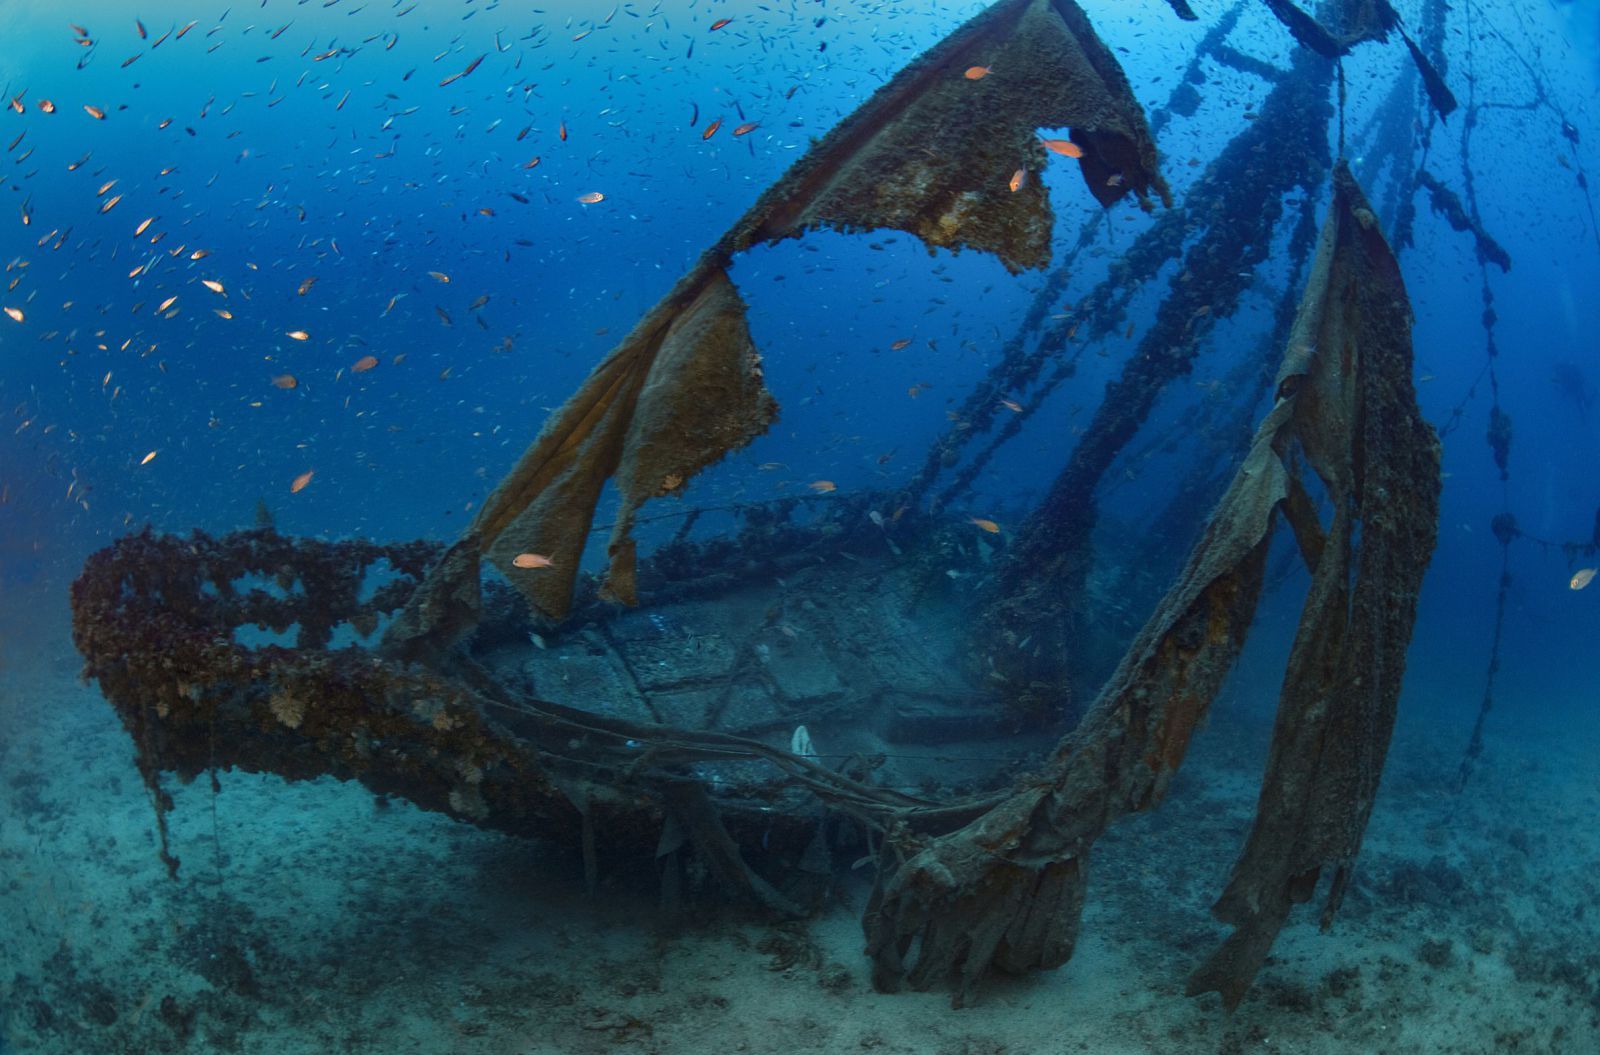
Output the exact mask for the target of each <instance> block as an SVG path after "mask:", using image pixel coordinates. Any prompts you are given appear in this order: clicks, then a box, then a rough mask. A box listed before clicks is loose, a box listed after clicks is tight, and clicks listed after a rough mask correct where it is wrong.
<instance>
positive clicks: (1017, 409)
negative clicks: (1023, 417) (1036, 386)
mask: <svg viewBox="0 0 1600 1055" xmlns="http://www.w3.org/2000/svg"><path fill="white" fill-rule="evenodd" d="M1000 405H1001V406H1002V407H1005V408H1006V409H1007V410H1009V411H1011V413H1013V414H1021V413H1022V404H1021V403H1018V402H1017V401H1016V400H1014V399H1002V400H1001V401H1000Z"/></svg>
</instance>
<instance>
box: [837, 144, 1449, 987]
mask: <svg viewBox="0 0 1600 1055" xmlns="http://www.w3.org/2000/svg"><path fill="white" fill-rule="evenodd" d="M1410 323H1411V319H1410V307H1409V304H1408V302H1407V299H1406V293H1405V288H1404V286H1403V285H1402V283H1401V281H1400V275H1399V270H1398V267H1397V266H1396V264H1395V261H1394V257H1393V256H1392V255H1391V253H1390V252H1389V248H1388V246H1387V244H1385V242H1384V240H1383V236H1382V234H1381V233H1379V231H1378V228H1377V221H1376V218H1375V217H1374V215H1373V214H1372V212H1371V210H1370V209H1369V208H1368V207H1367V204H1366V200H1365V198H1364V197H1363V196H1362V194H1361V191H1360V189H1359V188H1358V187H1357V185H1356V183H1355V180H1354V178H1353V177H1352V176H1351V175H1350V172H1349V169H1348V168H1347V167H1346V166H1345V164H1344V163H1343V162H1340V163H1339V165H1338V166H1337V167H1336V169H1335V171H1334V200H1333V204H1332V207H1331V210H1330V212H1329V216H1328V219H1327V221H1326V223H1325V224H1324V227H1323V235H1322V239H1321V243H1320V244H1319V247H1318V255H1317V262H1316V265H1315V268H1314V271H1313V275H1312V279H1311V281H1310V283H1309V285H1308V288H1307V290H1306V293H1305V296H1304V297H1303V298H1302V301H1301V306H1300V312H1299V315H1298V316H1297V319H1296V323H1295V326H1294V329H1293V331H1292V334H1291V337H1290V340H1289V345H1288V348H1287V349H1286V350H1285V353H1284V360H1283V365H1282V366H1281V367H1280V370H1279V373H1278V387H1277V398H1276V401H1275V403H1274V405H1273V407H1272V409H1271V411H1270V412H1269V413H1268V415H1267V417H1266V418H1265V419H1264V420H1263V421H1262V423H1261V425H1260V426H1259V428H1258V429H1257V432H1256V435H1255V438H1254V440H1253V442H1252V444H1251V447H1250V450H1249V453H1248V454H1247V456H1246V457H1245V460H1244V462H1243V464H1242V465H1241V466H1240V467H1239V470H1238V472H1237V473H1236V474H1235V476H1234V478H1233V481H1232V483H1231V484H1230V486H1229V488H1228V491H1227V493H1226V494H1225V495H1224V496H1223V497H1222V499H1221V501H1220V502H1219V503H1218V506H1217V508H1216V510H1215V511H1214V512H1213V513H1212V515H1211V518H1210V520H1209V522H1208V523H1207V526H1206V530H1205V533H1204V535H1203V536H1202V537H1201V539H1200V541H1199V542H1198V543H1197V544H1196V546H1195V548H1194V550H1193V551H1192V552H1191V553H1190V555H1189V559H1188V562H1187V564H1186V566H1185V568H1184V570H1183V572H1182V574H1181V575H1180V576H1179V578H1178V581H1177V582H1176V583H1175V584H1174V585H1173V587H1172V588H1171V589H1170V590H1169V591H1168V593H1167V595H1166V597H1165V598H1163V599H1162V601H1161V603H1160V604H1159V605H1158V607H1157V608H1156V611H1155V612H1154V614H1153V615H1152V616H1151V618H1150V620H1149V621H1148V622H1147V623H1146V624H1145V627H1144V629H1143V630H1141V631H1140V633H1139V635H1138V636H1137V637H1136V638H1135V640H1134V642H1133V643H1132V645H1130V646H1129V648H1128V651H1127V653H1126V654H1125V655H1124V656H1123V659H1122V662H1121V663H1120V664H1119V666H1118V667H1117V670H1116V672H1115V673H1114V674H1113V675H1112V677H1111V678H1110V680H1109V681H1108V682H1107V683H1106V685H1105V687H1104V688H1103V689H1102V690H1101V693H1100V695H1099V697H1098V698H1097V700H1096V701H1095V704H1094V706H1093V707H1092V708H1091V709H1090V711H1089V713H1088V714H1087V715H1086V716H1085V718H1084V720H1083V722H1082V723H1081V724H1080V725H1079V726H1078V727H1077V728H1076V729H1074V730H1073V731H1072V732H1071V733H1070V734H1068V736H1067V737H1066V738H1065V739H1064V740H1063V741H1062V742H1061V744H1060V745H1059V746H1058V747H1057V748H1056V750H1055V752H1054V753H1053V754H1052V756H1051V758H1050V760H1049V762H1048V763H1047V765H1046V766H1045V767H1044V768H1043V769H1042V770H1041V771H1039V772H1036V773H1033V774H1030V775H1029V777H1028V778H1027V779H1026V780H1025V781H1024V782H1022V783H1020V784H1018V785H1017V787H1016V788H1015V789H1014V791H1013V792H1012V793H1011V795H1010V796H1009V797H1007V798H1004V799H1003V800H1001V801H998V802H996V803H994V804H992V805H990V806H989V807H988V808H987V809H986V810H985V811H984V812H983V813H982V814H981V815H980V816H978V817H976V818H972V817H971V816H970V815H963V816H960V817H951V816H948V815H947V816H943V817H941V816H939V815H928V816H925V817H921V818H919V817H915V816H911V817H907V818H906V824H905V826H904V827H903V828H902V829H900V830H899V831H898V832H896V833H894V834H893V835H892V836H891V838H890V839H888V840H886V842H885V846H884V849H883V851H882V853H881V855H880V859H879V875H878V883H877V886H876V888H875V890H874V892H873V896H872V900H871V903H870V904H869V907H868V910H867V915H866V919H865V925H866V931H867V946H868V951H869V953H870V954H871V955H872V957H873V959H874V961H875V973H874V980H875V982H876V984H877V985H879V986H880V987H881V988H889V989H893V988H896V987H898V986H899V985H900V984H901V983H902V982H903V981H905V982H909V983H910V984H912V985H913V986H917V987H926V986H929V985H933V984H936V983H939V982H941V981H943V980H945V979H954V980H955V983H956V986H957V989H956V1000H957V1002H958V1003H959V1002H962V1001H964V1000H965V999H967V998H968V997H969V996H970V994H971V992H972V990H973V988H974V987H975V986H976V985H977V983H978V982H979V981H980V980H981V979H982V978H983V977H985V976H986V975H987V974H988V973H989V971H991V970H992V969H1000V970H1003V971H1006V972H1010V973H1016V972H1021V971H1028V970H1038V969H1043V968H1049V967H1055V966H1059V965H1060V964H1062V963H1064V962H1066V960H1067V959H1068V958H1069V957H1070V956H1071V955H1072V950H1073V946H1074V944H1075V942H1076V939H1077V931H1078V925H1079V917H1080V915H1081V912H1082V907H1083V901H1084V894H1085V889H1086V884H1087V860H1088V851H1089V847H1090V846H1091V845H1092V844H1093V842H1094V840H1095V839H1096V838H1098V837H1099V835H1100V834H1101V833H1102V832H1103V831H1104V830H1105V829H1106V828H1107V827H1108V826H1109V825H1110V824H1111V822H1113V821H1115V820H1116V819H1117V818H1119V817H1121V816H1123V815H1125V814H1127V813H1131V812H1135V811H1138V810H1143V809H1148V808H1150V807H1152V806H1154V805H1155V804H1156V803H1158V802H1159V801H1160V800H1161V798H1162V797H1163V796H1164V794H1165V792H1166V790H1167V787H1168V785H1169V784H1170V782H1171V779H1172V776H1173V775H1174V773H1175V772H1176V771H1177V767H1178V765H1179V764H1180V762H1181V761H1182V759H1183V756H1184V753H1185V751H1186V750H1187V747H1188V743H1189V738H1190V736H1191V735H1192V734H1193V732H1194V730H1195V728H1196V727H1197V725H1198V724H1199V722H1200V720H1201V719H1202V718H1203V717H1204V715H1205V712H1206V709H1207V708H1208V707H1209V706H1210V703H1211V700H1212V698H1213V697H1214V695H1215V694H1216V692H1217V689H1218V687H1219V686H1220V685H1221V683H1222V679H1223V677H1224V676H1225V674H1226V673H1227V670H1228V668H1229V667H1230V666H1231V665H1232V663H1233V661H1234V659H1235V658H1236V657H1237V656H1238V653H1239V650H1240V648H1241V647H1242V646H1243V643H1244V637H1245V632H1246V630H1247V629H1248V626H1249V624H1250V621H1251V618H1252V616H1253V614H1254V610H1255V602H1256V598H1257V596H1258V595H1259V592H1260V589H1261V585H1262V573H1263V568H1264V566H1265V559H1266V552H1267V546H1268V543H1269V542H1270V538H1271V531H1272V524H1273V520H1274V517H1273V513H1274V512H1275V511H1277V510H1279V509H1281V510H1282V511H1283V513H1284V518H1285V520H1287V521H1288V523H1289V524H1290V525H1291V527H1292V529H1293V531H1294V534H1295V537H1296V541H1297V542H1298V543H1299V547H1300V551H1301V553H1302V555H1303V557H1304V559H1305V560H1306V562H1307V564H1308V565H1309V566H1311V568H1312V573H1313V583H1312V586H1311V589H1310V591H1309V593H1308V596H1307V600H1306V604H1305V608H1304V611H1303V614H1302V617H1301V621H1300V626H1299V632H1298V636H1297V639H1296V645H1295V651H1294V654H1293V655H1292V656H1291V658H1290V662H1289V666H1288V671H1287V673H1286V675H1285V680H1284V689H1283V696H1282V701H1281V704H1280V709H1279V718H1278V725H1277V730H1276V734H1275V738H1274V746H1273V753H1272V759H1271V762H1270V763H1269V769H1268V773H1267V778H1266V781H1265V783H1264V785H1263V789H1262V793H1261V801H1260V812H1259V815H1258V820H1257V826H1256V831H1255V832H1254V833H1253V835H1252V837H1251V840H1250V844H1249V845H1248V846H1247V847H1246V849H1245V852H1244V854H1243V856H1241V858H1240V861H1239V864H1238V866H1237V867H1236V869H1235V873H1234V877H1233V880H1232V882H1231V883H1230V884H1229V887H1228V890H1227V892H1226V893H1225V894H1224V895H1223V898H1222V900H1221V901H1220V902H1219V903H1218V907H1217V913H1218V915H1219V916H1220V917H1221V918H1222V919H1223V920H1224V921H1226V922H1229V923H1233V924H1234V925H1235V926H1237V927H1238V928H1239V929H1238V930H1237V931H1236V932H1235V934H1234V936H1233V937H1232V938H1231V939H1229V941H1228V942H1227V943H1226V944H1225V945H1224V947H1223V949H1222V950H1221V951H1219V953H1218V954H1217V955H1216V956H1214V957H1213V958H1212V960H1211V961H1210V962H1209V963H1208V964H1206V966H1205V967H1203V968H1202V969H1201V970H1200V971H1199V972H1197V973H1196V975H1195V977H1194V979H1193V981H1192V983H1191V987H1190V989H1191V992H1196V993H1198V992H1205V991H1210V990H1217V991H1218V992H1220V993H1221V994H1222V996H1223V999H1224V1001H1225V1002H1226V1003H1228V1004H1229V1005H1230V1006H1231V1005H1232V1004H1234V1003H1237V1001H1238V999H1239V997H1240V996H1241V995H1242V994H1243V992H1244V990H1245V989H1246V988H1247V987H1248V985H1249V984H1250V981H1251V979H1252V978H1253V977H1254V975H1255V972H1256V970H1257V969H1258V967H1259V966H1260V963H1261V961H1262V959H1263V958H1264V957H1265V955H1266V952H1267V950H1268V949H1269V948H1270V946H1271V944H1272V941H1273V939H1274V938H1275V937H1276V934H1277V930H1278V927H1279V926H1281V924H1282V922H1283V920H1284V919H1285V918H1286V916H1287V912H1288V909H1289V906H1290V905H1291V904H1293V903H1294V902H1297V901H1304V900H1306V899H1307V898H1308V897H1309V896H1310V893H1311V888H1312V887H1313V886H1314V885H1315V882H1316V879H1317V876H1318V874H1319V873H1320V871H1321V870H1322V869H1323V868H1324V867H1327V868H1329V869H1331V871H1332V886H1331V889H1330V892H1329V896H1328V906H1327V909H1326V913H1325V916H1324V920H1325V921H1326V918H1327V916H1328V915H1331V913H1332V911H1333V910H1334V909H1335V908H1336V907H1337V905H1338V901H1339V898H1340V897H1341V896H1342V894H1343V892H1344V889H1345V886H1346V884H1347V883H1348V881H1349V876H1350V871H1349V870H1350V865H1351V862H1352V861H1353V859H1354V857H1355V854H1356V851H1357V850H1358V849H1359V847H1360V842H1361V834H1362V832H1363V831H1364V830H1365V827H1366V821H1367V817H1368V815H1369V813H1370V810H1371V806H1372V795H1373V792H1374V791H1375V789H1376V787H1377V783H1378V777H1379V775H1380V773H1381V772H1382V768H1383V761H1384V757H1385V753H1386V751H1387V748H1388V743H1389V734H1390V731H1391V729H1392V726H1393V720H1394V709H1395V704H1396V701H1397V699H1398V695H1399V688H1400V677H1401V674H1402V672H1403V669H1404V665H1405V664H1404V660H1405V649H1406V645H1407V643H1408V641H1409V639H1410V635H1411V626H1412V621H1413V618H1414V616H1415V613H1416V608H1415V605H1416V595H1417V587H1418V585H1419V583H1420V580H1421V577H1422V572H1423V569H1424V568H1425V567H1426V566H1427V563H1428V559H1429V557H1430V556H1431V554H1432V549H1433V542H1434V537H1435V532H1436V527H1437V516H1438V494H1439V464H1438V458H1439V455H1438V444H1437V441H1436V440H1435V438H1434V436H1433V433H1432V430H1430V429H1429V428H1428V427H1427V425H1425V424H1424V423H1423V421H1422V419H1421V416H1420V414H1419V413H1418V410H1417V407H1416V396H1415V392H1414V390H1413V388H1412V385H1411V342H1410V336H1409V330H1410ZM1302 459H1303V460H1304V461H1305V462H1306V463H1309V464H1310V465H1311V466H1312V468H1313V469H1314V470H1315V471H1316V472H1317V474H1318V476H1319V477H1320V478H1321V479H1322V481H1323V486H1324V487H1325V489H1326V490H1327V492H1328V495H1329V498H1330V501H1329V505H1330V506H1331V507H1332V508H1333V510H1334V512H1333V514H1332V521H1333V522H1332V525H1331V527H1329V528H1323V527H1322V525H1321V523H1320V522H1319V519H1318V511H1317V509H1316V506H1315V503H1314V502H1313V501H1312V500H1311V498H1310V496H1309V494H1308V492H1307V490H1306V488H1305V486H1304V485H1303V484H1302V483H1301V481H1300V479H1299V477H1298V475H1297V471H1298V465H1299V463H1300V461H1301V460H1302ZM1358 539H1359V542H1358ZM914 946H915V948H916V952H915V955H914V956H913V955H912V949H913V947H914Z"/></svg>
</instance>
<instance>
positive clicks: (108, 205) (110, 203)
mask: <svg viewBox="0 0 1600 1055" xmlns="http://www.w3.org/2000/svg"><path fill="white" fill-rule="evenodd" d="M121 200H122V195H120V194H116V195H112V196H111V197H109V198H107V199H106V201H105V204H104V205H102V206H100V211H101V212H110V211H111V210H112V209H113V208H115V207H116V204H117V202H119V201H121Z"/></svg>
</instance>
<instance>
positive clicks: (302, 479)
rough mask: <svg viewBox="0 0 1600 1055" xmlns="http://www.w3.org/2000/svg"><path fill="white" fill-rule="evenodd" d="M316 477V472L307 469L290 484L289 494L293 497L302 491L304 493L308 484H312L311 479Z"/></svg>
mask: <svg viewBox="0 0 1600 1055" xmlns="http://www.w3.org/2000/svg"><path fill="white" fill-rule="evenodd" d="M314 475H316V474H315V471H314V470H311V469H307V470H306V471H305V472H303V473H301V474H300V475H299V476H296V477H295V478H294V480H293V481H292V482H291V483H290V484H289V493H290V494H292V495H297V494H299V493H300V492H301V491H304V490H305V489H306V484H308V483H310V482H311V477H312V476H314Z"/></svg>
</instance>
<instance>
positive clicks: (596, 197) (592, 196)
mask: <svg viewBox="0 0 1600 1055" xmlns="http://www.w3.org/2000/svg"><path fill="white" fill-rule="evenodd" d="M578 200H579V201H580V202H582V203H583V204H585V205H598V204H600V203H601V202H603V201H605V200H606V196H605V195H604V194H601V193H600V192H599V191H597V190H592V191H589V192H588V193H587V194H580V195H578Z"/></svg>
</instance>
